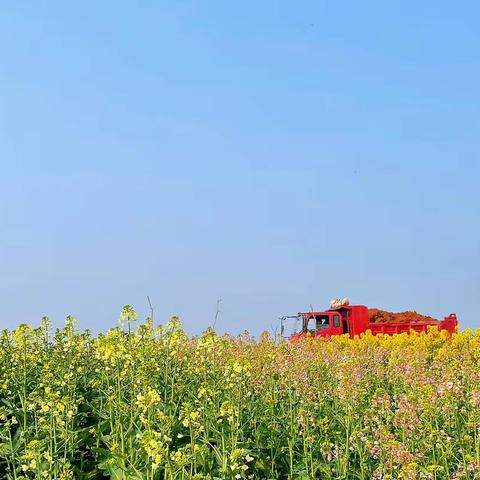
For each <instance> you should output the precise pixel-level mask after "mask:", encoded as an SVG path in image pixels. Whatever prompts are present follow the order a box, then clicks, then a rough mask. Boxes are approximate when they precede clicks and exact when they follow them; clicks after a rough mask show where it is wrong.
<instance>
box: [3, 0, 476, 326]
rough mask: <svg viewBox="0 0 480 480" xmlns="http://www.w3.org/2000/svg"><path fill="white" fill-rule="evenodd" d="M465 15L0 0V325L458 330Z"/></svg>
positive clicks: (246, 4)
mask: <svg viewBox="0 0 480 480" xmlns="http://www.w3.org/2000/svg"><path fill="white" fill-rule="evenodd" d="M479 18H480V4H479V3H478V2H474V1H465V2H438V1H435V2H434V1H425V2H417V1H415V2H414V1H406V2H381V1H378V2H371V1H365V2H344V1H329V2H322V1H318V0H315V1H299V2H271V1H265V2H258V1H255V2H251V1H242V2H225V1H211V2H208V1H207V2H191V1H181V2H177V1H170V2H154V1H151V2H147V1H146V2H113V1H102V2H77V3H76V4H73V3H72V2H60V1H59V2H48V1H44V2H37V1H30V2H2V4H1V6H0V52H1V62H0V161H1V179H2V185H1V191H0V215H1V226H2V235H1V238H0V267H1V270H0V272H1V275H0V305H1V316H0V317H1V318H0V326H1V327H13V326H15V325H16V324H18V323H19V322H29V323H33V324H36V323H38V321H39V319H40V317H41V316H42V315H49V316H50V317H51V318H52V319H53V320H54V321H55V323H56V324H61V323H62V322H63V319H64V317H65V316H66V315H67V314H69V313H71V314H73V315H74V316H76V317H77V319H78V321H79V324H80V326H81V327H84V328H91V329H93V330H94V331H99V330H104V329H106V328H107V327H109V326H111V325H115V324H116V321H117V319H118V313H119V311H120V309H121V307H122V305H123V304H125V303H131V304H132V305H134V306H135V307H136V308H137V310H138V311H139V314H140V316H145V315H146V314H147V312H148V308H147V302H146V295H150V296H151V298H152V300H153V302H154V304H155V306H156V310H157V312H156V313H157V318H158V319H162V320H166V319H168V317H169V316H170V315H171V314H178V315H180V316H181V318H182V319H183V321H184V323H185V325H186V327H187V329H188V330H189V331H190V332H192V333H198V332H200V331H202V330H203V329H204V328H205V327H206V326H207V325H208V324H210V323H211V321H212V318H213V316H214V313H215V304H216V300H217V298H219V297H221V298H222V299H223V303H222V313H221V315H220V319H219V327H220V330H221V331H228V332H232V333H236V332H240V331H243V330H244V329H248V330H250V331H251V332H252V333H255V334H256V333H259V332H260V331H262V330H264V329H270V325H271V324H276V321H277V317H278V316H280V315H281V314H285V313H295V312H297V311H299V310H303V309H305V308H309V307H308V306H309V305H310V304H313V306H314V307H315V308H320V307H323V306H326V305H327V302H328V301H329V300H330V299H331V298H332V297H337V296H342V297H343V296H349V297H350V298H351V300H352V301H353V302H355V303H364V304H367V305H370V306H377V307H385V308H388V309H392V310H403V309H416V310H418V311H420V312H422V313H427V314H431V315H434V316H443V315H445V314H449V313H450V312H452V311H456V312H457V314H458V315H459V318H460V322H461V325H462V326H463V327H468V326H470V327H478V326H480V314H479V306H480V305H479V298H480V221H479V219H480V188H479V182H480V153H479V152H480V94H479V85H480V29H479V28H478V21H479Z"/></svg>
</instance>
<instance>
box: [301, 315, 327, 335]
mask: <svg viewBox="0 0 480 480" xmlns="http://www.w3.org/2000/svg"><path fill="white" fill-rule="evenodd" d="M328 328H330V317H329V316H328V315H315V316H312V317H310V318H309V319H308V325H307V332H310V333H316V332H319V331H321V330H327V329H328Z"/></svg>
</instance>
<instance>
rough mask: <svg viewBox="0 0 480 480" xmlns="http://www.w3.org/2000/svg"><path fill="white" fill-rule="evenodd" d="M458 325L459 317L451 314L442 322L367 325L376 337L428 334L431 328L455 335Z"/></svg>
mask: <svg viewBox="0 0 480 480" xmlns="http://www.w3.org/2000/svg"><path fill="white" fill-rule="evenodd" d="M457 325H458V322H457V317H456V315H455V314H451V315H449V316H448V317H445V319H444V320H442V321H441V322H411V323H372V322H369V323H368V324H367V330H370V331H371V332H372V333H373V334H374V335H377V334H379V333H384V334H388V335H392V334H394V333H403V332H407V333H408V332H409V331H410V330H415V331H416V332H426V331H427V330H428V328H429V327H437V328H439V329H440V330H447V331H448V332H449V333H454V332H455V330H456V327H457Z"/></svg>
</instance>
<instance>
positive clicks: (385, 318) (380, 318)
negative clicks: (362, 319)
mask: <svg viewBox="0 0 480 480" xmlns="http://www.w3.org/2000/svg"><path fill="white" fill-rule="evenodd" d="M368 317H369V319H370V322H371V323H412V322H426V323H430V324H436V323H439V321H438V320H437V319H435V318H432V317H428V316H427V315H422V314H420V313H417V312H414V311H407V312H387V311H386V310H379V309H378V308H369V309H368Z"/></svg>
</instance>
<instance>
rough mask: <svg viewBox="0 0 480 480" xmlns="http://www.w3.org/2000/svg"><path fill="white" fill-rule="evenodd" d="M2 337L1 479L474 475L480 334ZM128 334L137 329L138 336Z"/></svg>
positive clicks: (143, 329) (164, 331)
mask: <svg viewBox="0 0 480 480" xmlns="http://www.w3.org/2000/svg"><path fill="white" fill-rule="evenodd" d="M135 316H136V315H135V312H134V311H133V310H132V309H131V308H128V307H127V308H125V309H124V311H123V313H122V317H121V318H122V319H123V320H124V321H125V322H126V328H125V329H124V328H123V327H117V328H113V329H111V330H109V331H108V333H106V334H103V335H100V336H98V337H97V338H93V337H92V336H91V335H90V334H89V333H88V332H84V333H79V332H77V331H76V330H75V326H74V321H73V319H72V318H68V319H67V322H66V326H65V328H64V329H62V330H59V331H57V332H56V333H55V335H54V336H53V338H51V337H50V336H49V331H50V328H49V323H48V320H47V319H44V320H43V322H42V325H41V327H40V328H38V329H33V328H31V327H29V326H25V325H22V326H20V327H19V328H17V329H16V330H15V331H13V332H9V331H3V332H2V333H1V338H0V342H1V345H0V405H1V406H0V478H7V479H20V478H36V479H50V480H53V479H74V478H76V479H101V478H112V479H115V480H122V479H131V480H140V479H144V480H153V479H164V478H165V479H193V478H195V479H212V480H213V479H246V478H254V479H288V478H290V479H314V478H319V479H447V478H472V479H473V478H480V332H478V331H477V332H476V333H472V332H471V331H466V332H463V333H459V334H455V335H454V336H453V337H452V338H451V339H449V338H448V336H447V335H446V334H444V333H441V332H439V331H437V330H431V331H430V332H429V333H428V334H415V333H414V334H411V335H406V334H402V335H397V336H393V337H380V336H378V337H374V336H371V335H369V334H367V335H365V336H363V337H362V338H359V339H355V340H350V339H349V338H346V337H336V338H333V339H331V340H328V341H321V340H320V341H319V340H315V341H311V340H305V341H301V342H295V343H292V344H288V343H285V342H275V341H274V340H273V339H272V338H270V337H269V336H268V335H267V334H265V335H263V336H262V337H261V339H260V340H258V341H257V340H255V339H252V338H250V337H248V335H243V336H241V337H238V338H232V337H229V336H223V337H220V336H217V335H216V334H215V333H214V332H213V331H211V330H208V331H207V332H206V333H205V334H203V335H202V336H201V337H200V338H189V337H188V336H187V335H186V334H185V333H184V332H183V331H182V329H181V326H180V324H179V321H178V319H177V318H173V319H172V320H171V321H170V322H169V323H168V324H167V325H166V326H164V327H158V328H154V327H153V324H152V322H151V320H149V319H147V321H146V322H145V323H144V324H143V325H140V326H139V327H138V328H137V329H136V331H135V333H133V332H131V329H130V322H131V321H132V320H134V319H135ZM130 332H131V333H130Z"/></svg>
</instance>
